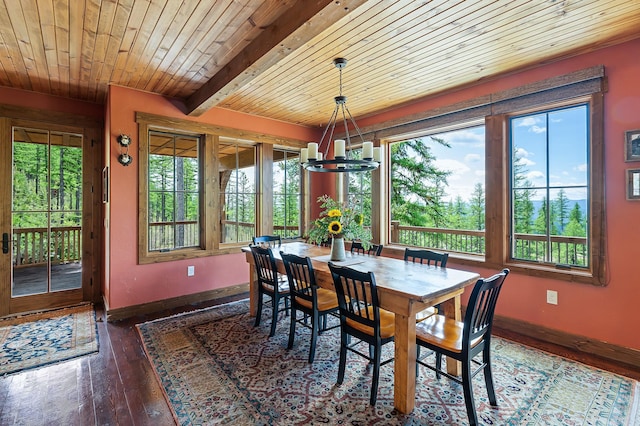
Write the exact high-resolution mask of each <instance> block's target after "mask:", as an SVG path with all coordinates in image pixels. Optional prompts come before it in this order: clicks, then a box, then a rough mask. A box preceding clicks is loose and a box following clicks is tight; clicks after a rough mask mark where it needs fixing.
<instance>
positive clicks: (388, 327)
mask: <svg viewBox="0 0 640 426" xmlns="http://www.w3.org/2000/svg"><path fill="white" fill-rule="evenodd" d="M367 310H368V311H369V315H370V316H371V318H373V306H369V307H367ZM347 325H349V327H352V328H355V329H356V330H359V331H361V332H363V333H366V334H368V335H370V336H373V328H371V327H367V326H366V325H364V324H361V323H359V322H356V321H352V320H350V319H349V318H347ZM395 330H396V316H395V314H394V313H393V312H389V311H387V310H384V309H380V337H381V338H383V339H386V338H389V337H392V336H393V335H394V334H395Z"/></svg>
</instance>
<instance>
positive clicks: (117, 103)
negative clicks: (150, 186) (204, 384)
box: [105, 86, 317, 309]
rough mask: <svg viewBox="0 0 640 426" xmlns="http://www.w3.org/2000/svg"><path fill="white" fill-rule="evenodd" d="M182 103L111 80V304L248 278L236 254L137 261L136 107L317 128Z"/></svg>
mask: <svg viewBox="0 0 640 426" xmlns="http://www.w3.org/2000/svg"><path fill="white" fill-rule="evenodd" d="M184 110H185V107H184V104H183V103H182V102H181V101H179V100H176V99H168V98H165V97H162V96H159V95H155V94H151V93H147V92H142V91H136V90H131V89H127V88H123V87H118V86H111V87H110V89H109V98H108V104H107V116H108V118H109V120H108V121H109V129H108V131H107V132H106V133H107V135H108V139H107V140H108V141H109V145H108V146H109V148H110V153H109V155H108V157H107V158H108V161H109V162H110V164H111V166H110V168H111V173H110V174H111V182H110V183H111V185H110V187H111V198H110V203H109V204H110V206H109V211H110V215H109V223H108V226H109V242H108V244H107V245H108V246H110V249H109V251H108V253H107V263H108V265H109V266H108V276H109V280H108V282H107V283H106V286H107V287H108V288H107V289H105V294H106V295H108V298H107V299H106V301H107V303H108V308H109V309H117V308H123V307H127V306H132V305H138V304H143V303H149V302H153V301H157V300H162V299H168V298H172V297H177V296H181V295H186V294H193V293H199V292H202V291H207V290H212V289H217V288H223V287H228V286H231V285H235V284H241V283H246V282H247V281H248V276H249V275H248V274H249V272H248V271H249V270H248V267H247V263H246V262H245V257H244V255H243V254H242V253H240V250H239V249H238V254H230V255H220V256H211V257H207V258H200V259H190V260H181V261H174V262H161V263H157V264H151V265H138V264H137V257H138V252H137V246H138V239H137V238H138V230H137V224H138V163H137V160H138V154H137V149H138V146H139V145H138V126H137V124H136V123H135V113H136V112H146V113H152V114H157V115H162V116H165V117H173V118H180V119H185V120H192V121H197V122H201V123H208V124H214V125H223V126H227V127H234V128H238V129H242V130H247V131H255V132H261V133H268V134H272V135H277V136H286V137H291V138H295V139H299V140H308V141H311V140H313V139H314V138H315V137H316V136H317V135H316V131H315V130H312V129H309V128H306V127H302V126H296V125H292V124H288V123H284V122H280V121H273V120H267V119H264V118H261V117H255V116H249V115H246V114H240V113H235V112H233V111H230V110H226V109H221V108H215V109H212V110H210V111H208V112H207V113H205V114H203V115H202V116H201V117H193V118H192V117H188V116H186V115H184V114H183V112H182V111H184ZM121 133H124V134H127V135H129V136H131V138H132V140H133V144H132V147H131V148H130V151H129V153H130V154H131V153H132V154H133V164H131V165H130V166H127V167H124V166H122V165H121V164H120V163H118V161H117V157H118V155H119V150H118V148H119V145H118V143H117V141H116V138H117V136H118V135H119V134H121ZM190 265H193V266H195V275H194V276H192V277H187V266H190Z"/></svg>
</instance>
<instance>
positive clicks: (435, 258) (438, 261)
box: [404, 248, 449, 268]
mask: <svg viewBox="0 0 640 426" xmlns="http://www.w3.org/2000/svg"><path fill="white" fill-rule="evenodd" d="M448 259H449V253H438V252H435V251H432V250H426V249H410V248H406V249H404V260H405V261H408V260H410V261H412V262H414V263H415V262H419V263H426V264H427V265H431V263H432V262H433V265H434V266H440V267H441V268H445V267H446V266H447V260H448Z"/></svg>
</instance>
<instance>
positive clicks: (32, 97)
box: [0, 87, 104, 119]
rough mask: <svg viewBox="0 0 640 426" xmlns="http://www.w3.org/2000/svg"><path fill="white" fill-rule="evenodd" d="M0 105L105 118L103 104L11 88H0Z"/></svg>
mask: <svg viewBox="0 0 640 426" xmlns="http://www.w3.org/2000/svg"><path fill="white" fill-rule="evenodd" d="M0 103H1V104H7V105H15V106H21V107H25V108H37V109H44V110H50V111H58V112H66V113H69V114H82V115H86V116H90V117H95V118H99V119H102V118H103V117H104V105H102V104H96V103H93V102H83V101H77V100H73V99H68V98H63V97H59V96H51V95H43V94H40V93H36V92H29V91H27V90H20V89H12V88H10V87H0Z"/></svg>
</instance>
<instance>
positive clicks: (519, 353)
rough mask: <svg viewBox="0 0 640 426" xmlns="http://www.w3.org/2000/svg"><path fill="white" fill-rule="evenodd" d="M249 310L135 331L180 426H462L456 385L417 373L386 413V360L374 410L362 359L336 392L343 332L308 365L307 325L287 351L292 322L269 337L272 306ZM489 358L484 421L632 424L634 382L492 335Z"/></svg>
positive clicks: (481, 409) (199, 315)
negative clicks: (412, 388) (404, 404)
mask: <svg viewBox="0 0 640 426" xmlns="http://www.w3.org/2000/svg"><path fill="white" fill-rule="evenodd" d="M248 309H249V305H248V301H246V300H244V301H240V302H235V303H231V304H227V305H222V306H218V307H214V308H210V309H206V310H202V311H197V312H193V313H187V314H183V315H179V316H175V317H170V318H166V319H161V320H156V321H152V322H147V323H144V324H139V325H138V330H139V332H140V335H141V338H142V342H143V345H144V348H145V350H146V352H147V356H148V357H149V359H150V361H151V364H152V366H153V367H154V370H155V372H156V374H157V376H158V380H159V381H160V383H161V385H162V387H163V389H164V391H165V393H166V397H167V400H168V401H169V403H170V405H171V407H172V409H173V411H174V415H175V417H176V420H177V421H178V423H179V424H181V425H191V424H197V425H200V424H227V425H307V424H332V425H335V424H348V425H377V424H380V425H452V424H455V425H464V424H467V416H466V411H465V405H464V398H463V395H462V389H461V387H460V386H459V385H458V384H456V383H454V382H451V381H449V380H447V379H445V378H443V379H441V380H439V381H438V380H436V378H435V374H434V373H433V372H431V371H430V370H427V369H424V368H421V371H420V377H418V378H417V385H416V408H415V409H414V411H413V413H412V414H411V415H401V414H398V413H397V412H396V411H395V410H394V409H393V363H392V364H389V365H387V366H383V367H382V368H381V374H380V388H379V393H378V403H377V405H376V406H375V407H371V406H370V405H369V391H370V386H371V371H370V368H368V365H367V361H366V360H364V359H362V358H361V357H358V356H357V355H354V354H348V355H347V356H348V358H347V360H348V366H347V372H346V375H345V380H344V383H343V384H342V385H341V386H336V385H335V382H336V377H337V374H338V358H339V342H340V332H339V329H334V330H331V331H329V332H327V333H324V334H322V335H320V336H319V338H318V346H317V349H316V359H315V362H314V363H313V364H309V363H308V362H307V357H308V350H309V346H308V345H309V330H307V329H304V328H303V327H297V330H296V340H295V344H294V347H293V349H291V350H287V349H286V346H287V338H288V326H289V318H281V319H280V321H279V322H278V329H277V331H276V335H275V336H274V337H273V338H271V339H268V338H267V336H268V334H269V331H268V326H269V323H270V321H267V320H266V318H269V315H270V311H269V310H267V311H266V312H263V315H264V316H263V322H262V324H261V326H260V327H258V328H254V327H253V318H251V317H249V315H248V314H247V312H248ZM364 350H365V351H366V348H365V349H364ZM391 350H393V349H391ZM390 353H392V352H390ZM492 354H493V371H494V381H495V387H496V394H497V397H498V407H497V408H495V407H491V406H490V405H489V401H488V399H487V395H486V389H485V387H484V378H483V377H481V376H482V375H481V374H479V375H478V376H480V377H478V376H476V378H475V380H474V384H475V387H474V393H475V401H476V408H477V410H478V417H479V421H480V422H481V423H482V424H489V425H525V424H526V425H587V424H589V425H629V424H634V423H635V422H634V420H631V419H634V418H636V411H635V408H634V397H635V396H636V395H637V393H638V391H637V382H636V381H634V380H632V379H628V378H625V377H621V376H618V375H615V374H611V373H608V372H604V371H601V370H597V369H593V368H590V367H588V366H585V365H583V364H579V363H576V362H573V361H569V360H566V359H564V358H561V357H558V356H554V355H551V354H548V353H545V352H541V351H538V350H535V349H532V348H529V347H526V346H523V345H520V344H516V343H513V342H510V341H507V340H504V339H499V338H494V340H493V343H492ZM385 355H389V353H387V354H385ZM383 358H384V357H383ZM636 420H637V419H636Z"/></svg>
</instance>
